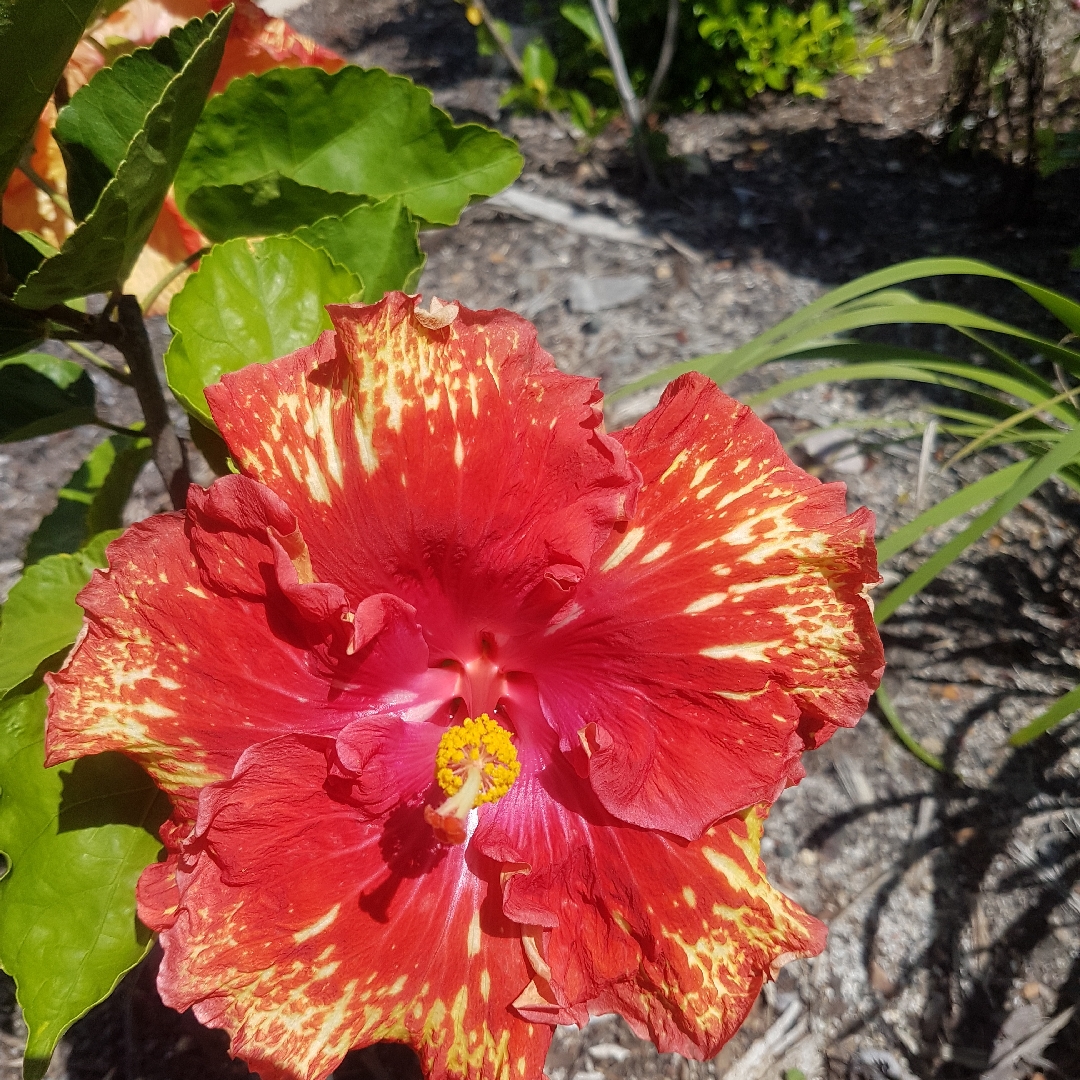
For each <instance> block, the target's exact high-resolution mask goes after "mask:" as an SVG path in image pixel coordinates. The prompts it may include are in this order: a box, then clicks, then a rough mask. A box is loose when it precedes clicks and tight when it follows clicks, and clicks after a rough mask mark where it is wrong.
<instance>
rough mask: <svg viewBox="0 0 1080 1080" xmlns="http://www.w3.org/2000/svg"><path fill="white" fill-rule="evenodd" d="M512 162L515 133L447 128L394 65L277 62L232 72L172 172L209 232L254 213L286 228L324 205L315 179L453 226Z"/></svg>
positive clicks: (515, 161) (517, 162) (515, 162)
mask: <svg viewBox="0 0 1080 1080" xmlns="http://www.w3.org/2000/svg"><path fill="white" fill-rule="evenodd" d="M521 166H522V159H521V155H520V154H519V153H518V151H517V148H516V147H515V145H514V144H513V142H511V141H510V140H509V139H506V138H504V137H503V136H502V135H500V134H499V133H498V132H495V131H490V130H488V129H487V128H484V127H481V126H480V125H478V124H465V125H463V126H461V127H457V126H455V125H454V123H453V122H452V121H451V119H450V117H449V116H447V114H446V113H444V112H443V111H442V110H441V109H437V108H435V106H434V105H433V104H432V100H431V93H430V92H429V91H428V90H425V89H422V88H421V87H418V86H415V85H414V84H413V83H412V82H411V81H410V80H409V79H406V78H404V77H402V76H400V75H388V74H387V73H386V72H385V71H381V70H378V69H374V70H371V71H365V70H364V69H362V68H358V67H352V66H350V67H345V68H342V69H341V70H340V71H338V72H336V73H335V74H333V75H328V74H327V73H326V72H325V71H321V70H319V69H317V68H310V67H302V68H294V69H287V68H275V69H273V70H271V71H268V72H266V73H264V74H262V75H249V76H248V77H246V78H243V79H235V80H234V81H233V82H231V83H230V84H229V86H228V88H227V89H226V90H225V92H224V93H223V94H221V95H219V96H218V97H216V98H214V99H213V100H212V101H211V102H210V103H209V104H208V105H207V107H206V111H205V113H204V114H203V118H202V120H201V121H200V122H199V126H198V128H197V129H196V131H195V135H194V136H193V137H192V140H191V145H190V146H189V147H188V152H187V154H186V155H185V157H184V161H183V163H182V164H181V166H180V171H179V172H178V173H177V176H176V198H177V202H178V204H179V206H180V209H181V211H182V212H184V213H185V215H187V216H188V217H190V218H191V219H192V220H193V221H194V222H195V223H196V224H197V225H198V226H199V227H200V228H202V229H203V230H204V231H205V232H206V233H207V235H209V236H211V237H212V238H215V239H217V238H218V237H217V236H215V233H214V227H215V226H219V227H220V225H221V223H222V222H224V221H226V220H227V219H228V217H229V215H231V216H232V217H233V218H234V219H238V220H243V221H245V222H247V226H246V227H248V228H253V229H254V230H255V231H254V232H253V235H266V234H267V233H268V232H270V231H271V228H269V227H262V228H259V227H258V226H257V222H258V221H260V220H265V221H267V222H271V223H272V228H273V229H282V228H283V227H284V226H283V222H284V220H285V219H287V218H289V217H290V216H291V217H292V220H291V223H290V224H289V226H288V227H289V228H293V229H295V228H299V227H300V226H302V225H311V224H314V222H315V221H316V220H318V218H319V217H324V216H326V213H327V211H326V210H325V209H322V206H321V204H322V203H323V202H324V198H325V196H324V195H320V194H319V189H322V192H323V193H327V192H333V193H343V194H346V195H353V196H361V195H362V196H368V197H369V198H371V199H374V200H382V199H387V198H390V197H392V196H395V195H399V196H401V198H402V200H403V201H404V203H405V205H406V206H407V207H408V208H409V210H411V211H412V213H413V214H414V215H415V216H416V217H418V218H421V219H422V220H424V221H427V222H431V223H433V224H441V225H453V224H454V223H455V222H456V221H457V220H458V217H459V216H460V214H461V211H462V209H463V208H464V207H466V206H467V205H468V204H469V203H470V202H471V201H473V200H474V199H475V198H476V197H478V196H486V195H494V194H495V193H496V192H497V191H501V190H502V189H503V188H504V187H506V185H507V184H509V183H511V182H512V181H513V180H514V179H515V178H516V177H517V175H518V173H519V172H520V171H521ZM288 181H292V182H293V183H292V184H289V183H287V182H288ZM244 185H248V186H249V189H245V187H244ZM200 189H202V190H201V191H200ZM275 189H277V190H278V192H279V194H278V196H277V197H275V195H274V192H275ZM305 189H306V191H305ZM196 192H199V194H198V197H197V198H195V197H194V195H195V193H196ZM317 196H318V197H317ZM309 201H310V202H311V205H308V202H309ZM276 203H281V204H283V205H275V204H276ZM313 207H317V209H318V211H319V212H314V213H313ZM336 213H337V214H340V213H341V211H340V210H339V211H336ZM230 235H235V234H234V233H232V234H230Z"/></svg>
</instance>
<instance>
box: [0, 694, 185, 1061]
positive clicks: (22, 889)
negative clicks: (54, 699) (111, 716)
mask: <svg viewBox="0 0 1080 1080" xmlns="http://www.w3.org/2000/svg"><path fill="white" fill-rule="evenodd" d="M45 698H46V691H45V687H39V688H38V689H37V690H35V691H34V692H33V693H30V694H24V695H20V696H17V697H13V698H8V699H6V700H5V701H4V702H3V704H2V705H0V850H2V851H3V853H4V855H5V856H6V859H7V863H8V870H7V873H6V875H5V876H4V877H3V879H2V880H0V965H2V966H3V968H4V970H5V971H6V972H7V973H8V974H9V975H11V976H13V977H14V979H15V983H16V993H17V997H18V1001H19V1004H20V1005H21V1006H22V1010H23V1019H24V1020H25V1021H26V1026H27V1028H28V1029H29V1035H28V1038H27V1041H26V1057H25V1062H24V1066H23V1075H24V1077H26V1078H28V1080H33V1078H39V1077H41V1076H43V1075H44V1073H45V1070H46V1068H47V1067H48V1063H49V1058H50V1057H51V1055H52V1052H53V1049H54V1047H55V1046H56V1044H57V1042H58V1041H59V1039H60V1037H61V1036H62V1035H63V1033H64V1032H65V1031H66V1030H67V1028H68V1027H69V1026H70V1025H71V1024H72V1023H73V1022H74V1021H76V1020H77V1019H78V1018H79V1017H80V1016H83V1015H84V1014H85V1013H86V1012H88V1011H89V1010H90V1009H91V1008H92V1007H93V1006H94V1005H96V1004H97V1003H98V1002H99V1001H102V1000H104V999H105V998H106V997H108V996H109V994H110V993H111V992H112V991H113V989H114V988H115V987H116V984H117V983H118V982H119V981H120V978H121V976H122V975H123V974H124V972H126V971H128V970H129V969H130V968H132V967H134V966H135V964H137V963H138V962H139V960H141V959H142V957H143V956H145V955H146V952H147V950H148V949H149V948H150V944H151V941H152V935H151V934H150V931H149V930H147V929H146V928H145V927H144V926H143V925H142V924H141V923H140V922H139V921H138V919H137V918H136V915H135V883H136V881H137V880H138V877H139V874H140V873H141V872H142V871H143V869H144V868H145V867H146V866H148V865H149V864H150V863H152V862H153V861H154V859H155V858H156V857H157V854H158V852H159V851H160V849H161V843H160V841H159V840H158V838H157V835H156V833H157V830H158V828H160V826H161V824H162V823H163V822H164V821H165V820H166V818H167V817H168V815H169V802H168V799H167V798H166V797H165V795H164V794H163V793H162V792H160V791H158V789H157V788H156V787H155V786H154V784H153V782H152V781H151V780H150V778H149V777H148V776H147V775H146V773H144V772H143V771H142V769H140V768H139V766H138V765H136V764H135V763H134V762H133V761H131V760H130V759H128V758H126V757H124V756H123V755H122V754H116V753H108V754H98V755H96V756H94V757H88V758H81V759H80V760H78V761H75V762H67V763H65V764H63V765H58V766H56V767H54V768H51V769H46V768H45V767H44V761H45V754H44V736H45Z"/></svg>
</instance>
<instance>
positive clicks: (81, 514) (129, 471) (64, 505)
mask: <svg viewBox="0 0 1080 1080" xmlns="http://www.w3.org/2000/svg"><path fill="white" fill-rule="evenodd" d="M150 450H151V443H150V440H149V439H142V438H139V439H136V438H132V437H131V436H130V435H112V436H110V437H109V438H108V439H106V440H105V441H104V442H103V443H100V444H99V445H98V446H97V447H95V448H94V450H93V451H91V453H90V456H89V457H87V459H86V460H85V461H84V462H83V463H82V464H81V465H80V466H79V467H78V469H76V470H75V472H74V474H73V475H72V477H71V479H70V480H69V481H68V482H67V483H66V484H65V485H64V487H62V488H61V489H60V493H59V496H58V498H57V503H56V509H55V510H53V511H52V513H51V514H48V515H47V516H46V517H45V518H44V519H43V520H42V522H41V524H40V525H38V527H37V530H36V531H35V532H34V535H33V536H31V537H30V542H29V543H28V544H27V547H26V564H27V566H30V565H32V564H34V563H36V562H40V561H41V560H42V559H44V558H46V557H47V556H49V555H59V554H61V553H63V552H74V551H78V550H79V548H81V547H82V546H83V544H85V543H86V542H87V540H89V539H90V537H92V536H95V535H96V534H97V533H100V532H105V531H106V530H111V529H119V528H121V527H122V525H123V523H124V522H123V515H124V506H125V504H126V503H127V500H128V496H130V494H131V489H132V487H133V486H134V484H135V480H136V478H137V477H138V475H139V472H140V471H141V469H142V467H143V465H145V464H146V462H147V461H149V460H150Z"/></svg>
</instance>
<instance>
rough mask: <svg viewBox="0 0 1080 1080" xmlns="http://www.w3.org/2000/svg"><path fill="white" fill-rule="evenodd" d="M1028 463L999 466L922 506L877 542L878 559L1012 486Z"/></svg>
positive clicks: (1029, 465)
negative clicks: (921, 509)
mask: <svg viewBox="0 0 1080 1080" xmlns="http://www.w3.org/2000/svg"><path fill="white" fill-rule="evenodd" d="M1030 467H1031V461H1017V462H1016V463H1015V464H1013V465H1008V466H1006V467H1005V468H1004V469H998V470H997V472H992V473H991V474H990V475H989V476H984V477H983V478H982V479H981V480H976V481H975V482H974V483H973V484H968V485H967V486H966V487H962V488H961V489H960V490H959V491H957V492H956V493H955V494H953V495H950V496H949V497H948V498H947V499H942V500H941V502H939V503H935V504H934V505H933V506H931V507H930V509H929V510H924V511H923V512H922V513H921V514H920V515H919V516H918V517H917V518H915V519H914V520H913V521H909V522H908V523H907V524H906V525H901V526H900V528H899V529H895V530H894V531H893V532H891V533H889V535H888V536H886V537H885V539H884V540H879V541H878V544H877V553H878V562H879V563H884V562H887V561H888V560H889V559H891V558H893V556H895V555H899V554H900V552H901V551H906V550H907V549H908V548H909V547H911V545H912V544H914V543H915V542H916V541H917V540H919V539H920V538H921V537H923V536H924V535H925V534H926V533H927V532H929V531H930V530H931V529H935V528H937V526H939V525H944V524H945V523H946V522H947V521H952V519H953V518H955V517H959V516H960V515H961V514H966V513H967V512H968V511H969V510H971V509H972V508H973V507H976V506H978V505H979V504H980V503H984V502H987V501H988V500H990V499H993V498H996V497H997V496H998V495H1001V494H1003V493H1004V492H1006V491H1008V490H1009V488H1011V487H1012V485H1013V484H1015V483H1016V481H1017V480H1018V479H1019V478H1020V476H1022V475H1023V474H1024V472H1025V471H1026V470H1027V469H1028V468H1030Z"/></svg>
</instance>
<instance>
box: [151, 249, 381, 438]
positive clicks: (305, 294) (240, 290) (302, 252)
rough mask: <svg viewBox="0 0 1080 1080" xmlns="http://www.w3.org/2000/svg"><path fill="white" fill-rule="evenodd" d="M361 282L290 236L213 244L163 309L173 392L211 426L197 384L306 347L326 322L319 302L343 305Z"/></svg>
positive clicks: (206, 383) (357, 293) (357, 294)
mask: <svg viewBox="0 0 1080 1080" xmlns="http://www.w3.org/2000/svg"><path fill="white" fill-rule="evenodd" d="M363 288H364V286H363V282H362V281H361V280H360V279H359V278H358V277H357V276H356V275H355V274H352V273H350V272H349V271H348V270H346V269H345V267H343V266H339V265H338V264H337V263H335V262H334V261H333V260H332V259H331V258H330V256H329V255H327V254H326V252H325V251H319V250H317V249H315V248H312V247H309V246H308V245H307V244H305V243H304V242H303V241H302V240H297V239H296V238H295V237H292V236H271V237H268V238H267V239H266V240H261V241H258V242H257V243H252V242H250V241H248V240H230V241H228V242H227V243H225V244H221V245H219V246H218V247H215V248H214V249H213V250H212V251H211V252H210V254H209V255H207V256H205V257H204V258H203V260H202V262H201V263H200V264H199V269H198V271H197V272H196V273H194V274H192V275H191V277H189V278H188V280H187V281H186V282H185V283H184V287H183V289H181V290H180V292H179V293H177V295H176V296H175V297H174V298H173V302H172V304H171V305H170V307H169V325H170V326H171V327H172V329H173V333H174V335H175V336H174V337H173V339H172V341H171V342H170V344H169V348H168V351H167V352H166V353H165V373H166V375H167V376H168V379H169V386H170V387H171V388H172V391H173V393H174V394H175V395H176V397H177V398H178V399H179V400H180V402H181V403H182V404H183V406H184V408H185V409H187V410H188V411H189V412H190V413H191V414H192V415H193V416H195V417H196V418H197V419H199V420H200V421H201V422H202V423H203V424H205V425H206V426H207V427H209V428H211V429H214V430H216V429H215V428H214V422H213V419H212V418H211V416H210V410H209V408H208V407H207V404H206V396H205V394H204V393H203V389H204V388H205V387H207V386H209V385H210V384H211V383H215V382H217V381H218V380H219V379H220V378H221V376H222V375H224V374H226V372H230V371H239V370H240V368H243V367H247V365H248V364H257V363H265V362H266V361H268V360H276V359H277V358H278V357H279V356H285V355H286V354H287V353H290V352H293V351H294V350H296V349H299V348H300V347H301V346H304V345H310V344H311V343H312V342H313V341H314V340H315V339H316V338H317V337H318V336H319V334H320V333H321V332H322V331H323V330H327V329H329V327H330V316H329V315H327V314H326V311H325V305H327V304H341V303H348V302H349V301H351V300H354V299H357V298H359V297H360V295H361V294H362V293H363Z"/></svg>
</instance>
